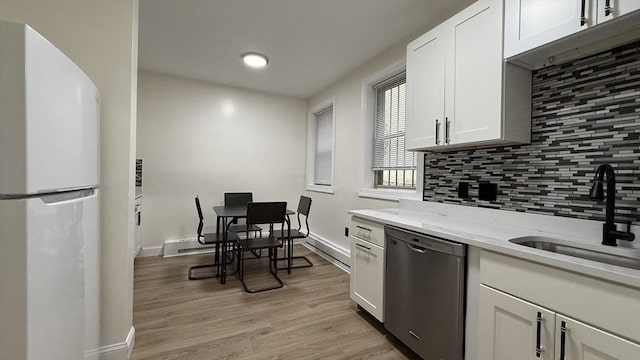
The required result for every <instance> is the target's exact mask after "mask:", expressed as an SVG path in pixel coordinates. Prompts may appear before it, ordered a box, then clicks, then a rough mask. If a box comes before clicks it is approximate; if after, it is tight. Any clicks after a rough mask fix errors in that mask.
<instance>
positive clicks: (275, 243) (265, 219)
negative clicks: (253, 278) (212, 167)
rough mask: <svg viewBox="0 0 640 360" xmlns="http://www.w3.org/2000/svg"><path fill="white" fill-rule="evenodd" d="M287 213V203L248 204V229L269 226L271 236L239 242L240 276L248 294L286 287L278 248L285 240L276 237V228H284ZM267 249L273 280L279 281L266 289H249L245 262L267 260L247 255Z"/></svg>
mask: <svg viewBox="0 0 640 360" xmlns="http://www.w3.org/2000/svg"><path fill="white" fill-rule="evenodd" d="M286 211H287V203H286V202H250V203H248V204H247V219H246V224H244V225H245V226H246V227H247V228H249V227H250V226H252V225H258V224H261V225H268V226H269V235H268V236H266V237H257V238H245V239H240V240H238V276H239V278H240V282H241V283H242V287H243V288H244V290H245V291H246V292H248V293H256V292H261V291H267V290H273V289H279V288H281V287H283V286H284V283H283V282H282V280H280V278H279V277H278V266H277V264H278V251H277V250H278V248H279V247H282V246H283V239H282V238H277V237H275V236H274V235H273V234H274V231H273V229H274V227H275V226H276V225H279V226H280V227H282V226H284V224H285V222H286V220H285V214H286ZM262 249H267V250H268V251H269V256H268V257H266V260H267V262H268V264H269V273H271V275H272V276H273V278H274V279H275V280H276V281H277V284H276V285H269V286H265V287H261V288H258V289H255V288H249V287H248V286H247V284H246V282H245V278H244V275H245V262H246V261H247V260H252V261H264V260H265V258H257V259H256V258H250V259H245V256H244V255H245V253H246V252H247V251H252V252H255V251H256V250H262Z"/></svg>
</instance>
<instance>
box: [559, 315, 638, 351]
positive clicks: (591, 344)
mask: <svg viewBox="0 0 640 360" xmlns="http://www.w3.org/2000/svg"><path fill="white" fill-rule="evenodd" d="M594 311H598V310H597V309H594ZM629 315H630V316H636V317H637V316H638V315H637V314H629ZM638 326H640V323H638ZM555 345H556V348H555V353H556V356H557V358H558V359H567V360H569V359H571V360H600V359H601V360H611V359H619V360H626V359H629V360H640V345H639V344H635V343H633V342H631V341H627V340H625V339H622V338H620V337H617V336H615V335H612V334H610V333H608V332H605V331H602V330H600V329H597V328H594V327H592V326H589V325H587V324H583V323H582V322H580V321H577V320H574V319H571V318H568V317H566V316H563V315H560V314H557V315H556V342H555Z"/></svg>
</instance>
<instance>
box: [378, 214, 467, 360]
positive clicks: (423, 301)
mask: <svg viewBox="0 0 640 360" xmlns="http://www.w3.org/2000/svg"><path fill="white" fill-rule="evenodd" d="M384 232H385V243H386V244H385V245H386V247H385V251H386V255H385V256H386V267H385V282H384V284H385V291H384V304H385V305H384V306H385V307H384V320H385V321H384V327H385V328H386V329H387V330H388V331H389V332H390V333H392V334H393V335H394V336H395V337H397V338H398V339H399V340H400V341H402V342H403V343H404V344H405V345H407V346H408V347H409V348H411V349H412V350H413V351H415V352H416V353H417V354H418V355H420V356H421V357H422V358H423V359H428V360H432V359H437V360H461V359H463V356H464V307H465V272H466V261H465V256H466V245H464V244H459V243H455V242H451V241H447V240H444V239H440V238H436V237H432V236H429V235H425V234H420V233H416V232H412V231H408V230H404V229H401V228H397V227H393V226H389V225H387V226H385V231H384Z"/></svg>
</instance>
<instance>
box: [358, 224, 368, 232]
mask: <svg viewBox="0 0 640 360" xmlns="http://www.w3.org/2000/svg"><path fill="white" fill-rule="evenodd" d="M356 227H357V228H358V229H362V230H366V231H371V229H369V228H366V227H364V226H360V225H356Z"/></svg>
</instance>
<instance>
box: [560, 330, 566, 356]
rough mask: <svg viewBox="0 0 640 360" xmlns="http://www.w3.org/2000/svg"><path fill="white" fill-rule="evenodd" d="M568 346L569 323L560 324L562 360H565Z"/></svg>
mask: <svg viewBox="0 0 640 360" xmlns="http://www.w3.org/2000/svg"><path fill="white" fill-rule="evenodd" d="M566 344H567V323H566V322H564V321H563V322H562V323H561V324H560V360H565V345H566Z"/></svg>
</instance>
